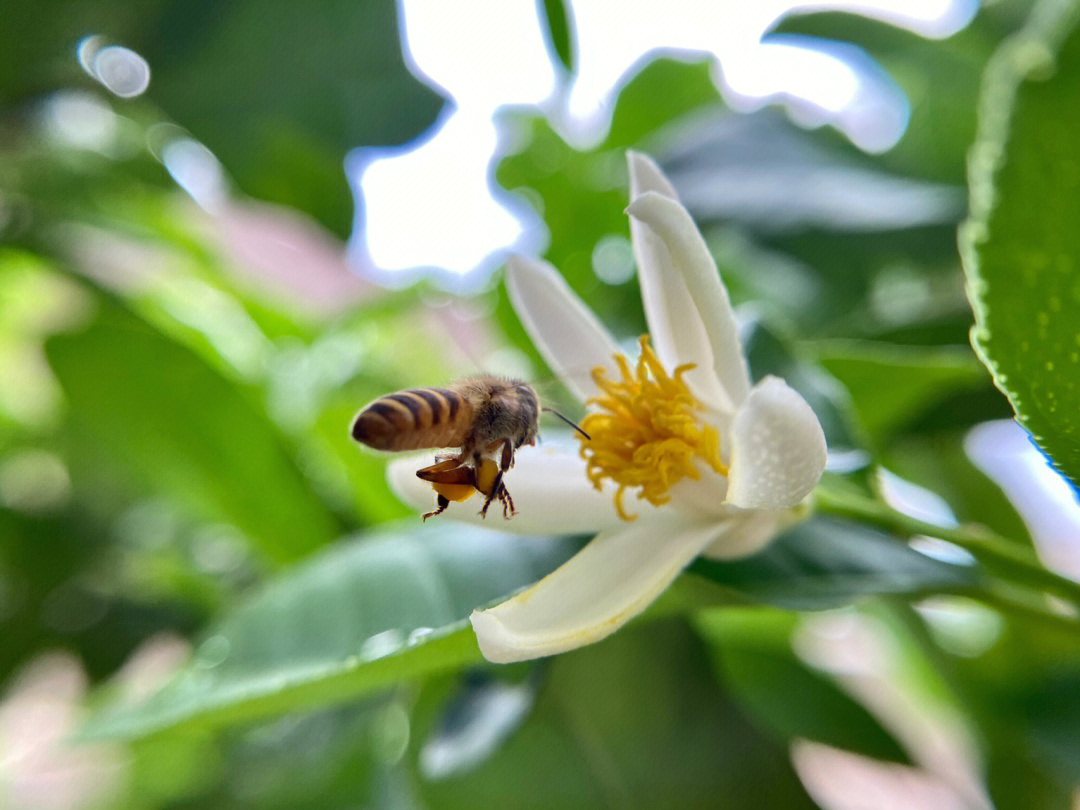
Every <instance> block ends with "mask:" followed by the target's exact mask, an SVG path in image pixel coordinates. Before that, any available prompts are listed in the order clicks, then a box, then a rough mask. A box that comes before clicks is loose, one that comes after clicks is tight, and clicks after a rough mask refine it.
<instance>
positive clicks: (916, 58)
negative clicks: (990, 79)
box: [775, 2, 1026, 183]
mask: <svg viewBox="0 0 1080 810" xmlns="http://www.w3.org/2000/svg"><path fill="white" fill-rule="evenodd" d="M958 5H959V4H957V6H954V7H953V11H954V12H955V10H956V9H957V8H958ZM1025 5H1026V3H1023V2H1009V3H981V4H979V6H980V7H979V11H978V13H977V15H976V16H975V19H974V20H973V21H972V22H971V23H970V24H969V25H968V26H967V27H966V28H964V29H963V30H961V31H959V32H957V33H955V34H953V35H952V36H949V37H948V38H946V39H927V38H924V37H922V36H920V35H919V34H916V33H914V32H912V31H908V30H906V29H904V28H902V27H900V26H896V25H890V24H889V23H887V22H883V21H878V20H873V19H869V18H867V17H862V16H859V15H858V14H854V13H842V12H834V11H813V10H811V11H809V12H807V13H799V11H796V12H794V13H791V14H789V15H787V16H785V17H784V18H782V20H781V21H780V22H779V24H778V25H777V26H776V28H775V30H776V31H777V32H782V33H784V34H795V35H800V36H804V37H814V38H817V39H819V40H820V41H821V43H822V44H823V45H824V46H826V47H828V46H829V45H830V44H835V43H836V42H844V43H849V42H850V43H853V44H855V45H858V46H860V47H861V48H863V49H865V50H866V51H867V53H868V54H869V55H870V56H871V57H872V58H873V59H875V60H876V61H877V62H878V63H880V64H881V66H882V67H883V68H884V69H885V70H886V71H887V72H888V74H889V75H890V76H891V77H892V78H893V80H894V81H896V83H897V84H898V85H899V86H900V88H901V89H902V90H903V91H904V93H905V95H906V96H907V99H908V102H909V104H910V118H909V121H908V125H907V129H906V131H905V132H904V135H903V137H902V138H901V140H900V142H899V144H897V145H896V146H895V147H893V148H892V149H890V150H888V151H887V152H885V153H884V154H882V155H881V156H880V157H879V158H878V161H879V164H880V165H882V166H883V167H888V168H890V169H891V170H893V171H897V172H899V173H901V174H903V175H910V176H914V177H925V178H928V179H934V180H938V181H940V182H946V183H962V182H964V180H965V179H966V178H965V174H964V157H965V155H966V153H967V149H968V146H969V145H970V144H971V141H972V139H973V137H974V135H975V99H976V97H977V90H978V86H979V76H980V74H981V72H982V69H983V66H984V65H985V64H986V61H987V60H988V59H989V57H990V55H991V54H992V53H993V50H994V48H995V47H996V45H997V43H998V42H999V41H1000V40H1001V38H1002V37H1003V36H1005V35H1006V34H1008V33H1010V32H1011V31H1013V30H1015V28H1016V27H1017V26H1018V25H1019V24H1020V22H1021V21H1022V19H1023V13H1024V6H1025Z"/></svg>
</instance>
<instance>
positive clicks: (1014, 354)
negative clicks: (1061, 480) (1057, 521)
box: [960, 2, 1080, 484]
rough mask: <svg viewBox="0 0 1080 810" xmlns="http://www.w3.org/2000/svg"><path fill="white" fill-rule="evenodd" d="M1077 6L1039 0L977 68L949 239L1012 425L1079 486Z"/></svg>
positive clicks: (978, 341) (979, 342)
mask: <svg viewBox="0 0 1080 810" xmlns="http://www.w3.org/2000/svg"><path fill="white" fill-rule="evenodd" d="M1078 16H1080V14H1078V10H1077V7H1076V5H1075V4H1072V3H1064V2H1044V3H1040V4H1038V5H1037V6H1036V8H1035V11H1034V12H1033V14H1032V17H1031V19H1030V21H1029V23H1028V24H1027V26H1025V28H1024V29H1023V30H1022V31H1021V32H1020V33H1018V34H1017V35H1015V36H1014V37H1013V38H1011V39H1009V40H1008V41H1006V43H1005V44H1004V45H1002V47H1001V48H1000V50H999V51H998V52H997V53H996V54H995V56H994V58H993V60H992V61H991V63H990V65H989V66H988V67H987V70H986V73H985V75H984V81H983V91H982V98H981V102H980V108H979V132H978V138H977V140H976V143H975V145H974V147H973V148H972V151H971V156H970V177H971V180H970V182H971V217H970V219H969V220H968V221H967V222H966V223H965V224H964V226H963V228H962V230H961V236H960V244H961V252H962V254H963V258H964V270H965V272H966V273H967V278H968V293H969V296H970V298H971V303H972V306H973V307H974V309H975V317H976V326H975V329H974V331H973V333H972V342H973V343H974V344H975V347H976V349H977V350H978V351H979V353H980V356H981V358H982V360H983V362H984V363H985V364H986V365H987V367H988V368H989V369H990V370H991V372H992V373H993V375H994V380H995V382H996V383H997V385H998V387H999V388H1001V390H1002V391H1004V392H1005V394H1006V395H1007V396H1008V397H1009V401H1010V402H1011V403H1012V405H1013V407H1014V408H1015V410H1016V414H1017V417H1018V418H1019V420H1020V423H1021V424H1022V425H1024V427H1025V428H1026V429H1027V430H1028V431H1029V432H1030V433H1031V434H1032V436H1033V437H1034V438H1035V441H1036V442H1038V444H1039V446H1040V447H1041V448H1042V449H1043V450H1044V451H1046V453H1047V454H1048V455H1049V456H1050V458H1051V459H1052V460H1053V462H1054V464H1055V465H1056V466H1057V468H1058V469H1059V470H1060V471H1061V472H1062V473H1064V474H1065V475H1066V476H1068V477H1069V478H1070V479H1071V480H1072V481H1073V483H1074V484H1078V483H1080V332H1077V329H1076V319H1075V317H1074V314H1073V313H1074V312H1075V311H1076V309H1077V306H1078V305H1080V230H1078V229H1077V227H1076V223H1077V222H1078V221H1080V196H1078V195H1077V185H1078V184H1080V173H1078V172H1080V169H1078V167H1080V140H1078V139H1077V137H1076V133H1077V128H1078V127H1080V110H1078V108H1077V106H1076V104H1075V101H1076V99H1077V97H1078V96H1080V29H1077V26H1076V23H1077V19H1078Z"/></svg>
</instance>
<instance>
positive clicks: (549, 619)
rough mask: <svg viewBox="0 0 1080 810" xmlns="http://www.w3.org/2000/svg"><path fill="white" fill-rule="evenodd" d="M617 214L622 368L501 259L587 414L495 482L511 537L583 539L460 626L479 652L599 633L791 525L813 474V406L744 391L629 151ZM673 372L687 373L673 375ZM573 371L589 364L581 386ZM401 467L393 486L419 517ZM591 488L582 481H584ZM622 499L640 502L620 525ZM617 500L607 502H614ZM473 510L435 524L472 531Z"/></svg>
mask: <svg viewBox="0 0 1080 810" xmlns="http://www.w3.org/2000/svg"><path fill="white" fill-rule="evenodd" d="M628 159H629V163H630V197H631V203H630V206H629V208H628V209H627V213H628V214H629V215H630V217H631V220H630V231H631V236H632V239H633V245H634V252H635V254H636V257H637V263H638V272H639V277H640V282H641V294H642V300H643V302H644V307H645V314H646V317H647V319H648V323H649V331H650V334H651V339H652V343H653V344H655V354H653V352H652V350H651V349H650V344H649V338H648V337H643V338H642V340H641V345H642V350H643V356H642V359H641V360H639V361H638V363H637V364H636V366H635V365H632V364H631V363H629V362H628V361H627V360H626V359H625V358H622V357H621V355H620V353H619V349H618V347H617V346H616V344H615V341H614V340H613V338H612V337H611V336H610V335H609V334H608V332H607V330H606V329H605V328H604V327H603V326H602V325H601V324H600V323H599V321H597V319H596V316H595V315H593V313H592V312H590V311H589V310H588V309H587V308H586V307H585V305H584V304H583V303H582V302H581V301H580V299H578V298H577V296H576V295H574V293H573V292H572V291H571V290H570V289H569V287H568V286H567V285H566V283H565V282H564V281H563V279H562V278H561V276H560V275H559V274H558V272H556V271H555V269H554V268H552V267H551V266H550V265H548V264H546V263H541V262H537V261H534V260H531V259H526V258H521V257H515V258H513V259H511V260H510V262H509V264H508V266H507V273H506V285H507V288H508V290H509V293H510V298H511V301H512V302H513V304H514V308H515V309H516V310H517V313H518V315H519V316H520V318H521V320H522V323H523V324H524V325H525V328H526V329H527V331H528V332H529V334H530V335H531V337H532V338H533V340H534V341H535V343H536V346H537V348H538V349H539V351H540V353H541V354H542V355H543V356H544V358H545V360H547V362H548V363H549V365H550V366H551V368H552V369H553V370H554V371H555V372H556V374H558V375H559V376H560V378H561V379H562V381H563V382H564V383H565V385H566V386H567V387H568V388H569V389H570V390H571V391H572V392H573V393H574V394H576V395H577V396H578V397H579V398H580V399H581V400H582V401H583V402H585V403H587V404H590V405H591V406H592V408H593V411H592V412H591V413H590V414H589V415H588V416H587V417H586V418H585V421H584V423H583V426H584V427H585V429H586V430H587V431H589V433H590V434H591V436H592V439H591V441H588V442H584V441H583V442H582V447H581V450H580V452H579V453H574V452H572V451H571V450H570V449H568V448H565V447H553V446H551V445H550V444H549V445H547V446H544V445H541V446H540V447H539V448H537V449H526V450H524V451H522V452H520V453H519V454H518V457H517V459H518V461H517V465H516V467H515V468H514V470H513V471H512V472H511V473H509V474H508V475H507V479H506V480H507V486H508V488H509V489H510V491H511V493H512V495H513V498H514V502H515V504H516V505H517V509H518V514H517V516H515V517H514V518H513V521H512V522H511V523H510V524H509V527H510V528H511V529H513V530H515V531H518V532H525V533H541V534H587V533H588V534H591V533H594V532H595V533H597V534H596V537H595V538H594V539H593V540H592V541H590V542H589V543H588V545H586V546H585V547H584V548H583V549H582V550H581V551H580V552H579V553H578V554H576V555H575V556H574V557H573V558H571V559H570V560H569V561H568V562H566V563H565V564H564V565H563V566H562V567H560V568H559V569H557V570H556V571H554V572H553V573H551V574H550V575H548V576H547V577H545V578H544V579H542V580H540V581H539V582H537V583H536V584H535V585H533V586H532V587H530V588H528V589H526V590H525V591H523V592H522V593H520V594H518V595H517V596H515V597H513V598H512V599H509V600H507V601H506V602H503V603H502V604H500V605H497V606H496V607H493V608H491V609H489V610H482V611H474V612H473V614H472V616H471V617H470V620H471V622H472V625H473V628H474V629H475V631H476V637H477V639H478V641H479V644H480V649H481V651H482V652H483V654H484V656H485V657H486V658H487V659H488V660H490V661H494V662H509V661H519V660H525V659H530V658H538V657H540V656H545V655H551V654H553V653H558V652H563V651H565V650H570V649H573V648H576V647H580V646H582V645H584V644H589V643H592V642H594V641H598V640H599V639H602V638H604V637H605V636H607V635H609V634H611V633H612V632H614V631H615V630H617V629H618V628H619V627H621V626H622V625H623V624H625V623H626V622H627V621H628V620H629V619H631V618H632V617H634V616H636V615H637V614H638V613H640V612H641V611H643V610H644V609H645V608H646V607H647V606H648V605H649V604H650V603H651V602H652V601H653V600H654V599H656V598H657V597H658V596H659V595H660V594H661V593H662V592H663V591H664V589H665V588H667V586H668V585H670V584H671V582H672V581H673V580H674V579H675V578H676V577H677V576H678V575H679V573H680V572H681V571H682V570H683V569H684V568H685V567H686V566H687V565H689V564H690V563H691V562H692V561H693V560H694V558H695V557H697V556H698V555H701V554H704V555H707V556H710V557H714V558H732V557H740V556H745V555H747V554H751V553H753V552H755V551H757V550H759V549H760V548H762V547H763V546H764V545H765V544H766V543H768V541H769V540H770V539H771V538H772V537H773V536H775V534H776V533H777V532H778V531H779V529H781V528H783V527H784V526H786V525H788V524H789V523H791V522H792V521H793V520H796V519H797V518H798V516H799V514H800V510H799V509H798V507H799V505H800V503H801V502H802V501H803V499H804V498H805V497H806V496H807V495H808V494H809V493H810V491H811V490H812V489H813V488H814V486H815V485H816V484H817V482H818V479H819V478H820V476H821V472H822V470H823V469H824V466H825V437H824V435H823V434H822V431H821V426H820V424H819V423H818V420H817V418H816V417H815V416H814V413H813V411H812V410H811V409H810V406H809V405H807V404H806V401H805V400H803V398H802V397H801V396H799V394H797V393H796V392H795V391H794V390H792V389H791V388H790V387H788V385H787V384H786V383H785V382H784V381H783V380H780V379H778V378H776V377H766V378H765V379H763V380H761V381H760V382H758V383H757V384H756V385H751V382H750V376H749V373H748V371H747V366H746V358H745V357H744V355H743V350H742V345H741V343H740V342H739V337H738V334H737V331H736V325H735V318H734V313H733V312H732V309H731V303H730V302H729V300H728V296H727V291H726V290H725V289H724V285H723V283H722V282H721V281H720V276H719V274H718V272H717V268H716V264H715V263H714V262H713V259H712V257H711V255H710V254H709V251H708V249H707V247H706V244H705V240H704V239H703V238H702V236H701V234H700V233H699V232H698V229H697V227H696V226H695V225H694V222H693V220H692V219H691V218H690V214H689V213H688V212H687V210H686V209H685V208H684V207H683V206H682V205H681V204H680V203H679V202H678V199H677V197H676V194H675V190H674V189H673V188H672V186H671V184H670V183H669V182H668V180H667V178H665V177H664V176H663V174H662V173H661V172H660V170H659V168H658V167H657V166H656V165H655V164H654V163H653V162H652V161H651V160H650V159H649V158H647V157H645V156H644V155H640V154H636V153H633V152H631V153H629V155H628ZM687 364H692V366H690V367H687ZM582 369H594V371H593V375H592V381H591V382H589V381H588V380H587V379H583V378H582V376H581V374H580V371H581V370H582ZM415 467H416V465H415V462H413V461H403V462H402V461H399V462H395V463H394V464H392V465H391V469H390V480H391V484H392V485H393V487H394V489H395V490H396V491H397V492H398V493H400V494H401V495H402V496H403V497H404V498H405V499H406V500H407V501H409V502H410V503H413V504H415V505H416V506H417V507H420V508H426V507H428V506H429V504H430V501H431V490H430V489H428V488H427V487H426V486H425V485H424V484H423V482H421V481H419V480H418V479H417V478H416V476H415ZM590 482H591V484H590ZM627 490H630V491H634V490H637V493H638V498H639V499H641V501H640V503H639V505H635V507H634V508H633V510H632V511H634V512H636V513H637V514H636V516H631V515H628V514H627V510H626V507H625V505H624V503H623V501H624V496H625V493H626V491H627ZM613 496H614V497H613ZM473 511H474V510H472V509H457V510H452V511H451V512H448V513H447V514H448V515H452V516H453V517H456V518H460V519H465V520H474V521H479V517H478V516H477V515H474V514H473Z"/></svg>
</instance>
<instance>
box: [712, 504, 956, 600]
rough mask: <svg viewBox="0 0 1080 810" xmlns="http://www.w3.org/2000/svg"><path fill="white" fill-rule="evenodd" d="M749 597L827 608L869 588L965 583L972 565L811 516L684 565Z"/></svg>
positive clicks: (899, 590) (912, 591) (918, 591)
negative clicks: (743, 549) (755, 544)
mask: <svg viewBox="0 0 1080 810" xmlns="http://www.w3.org/2000/svg"><path fill="white" fill-rule="evenodd" d="M690 570H691V571H693V572H694V573H697V574H700V575H702V576H704V577H706V578H708V579H710V580H712V581H713V582H716V583H718V584H720V585H723V586H725V587H727V588H730V589H731V590H733V591H735V592H736V593H738V594H740V595H741V596H743V597H745V598H746V599H748V600H749V601H752V602H764V603H766V604H770V605H775V606H777V607H783V608H789V609H792V610H827V609H829V608H835V607H840V606H842V605H846V604H850V603H851V602H853V601H856V600H859V599H863V598H865V597H867V596H870V595H872V594H901V595H904V594H909V595H922V594H925V593H928V592H932V591H942V590H944V591H947V590H949V589H955V588H963V587H968V586H971V585H972V584H974V583H975V582H976V580H977V574H976V572H975V571H974V570H973V569H970V568H964V567H961V566H957V565H950V564H948V563H943V562H939V561H938V560H934V559H931V558H930V557H927V556H924V555H923V554H920V553H919V552H917V551H915V550H913V549H911V548H908V547H907V546H906V545H904V544H903V543H902V542H900V541H898V540H897V539H896V538H893V537H890V536H888V535H886V534H883V533H882V532H879V531H877V530H875V529H871V528H870V527H868V526H864V525H861V524H857V523H848V522H845V521H840V520H835V519H832V518H824V517H814V518H811V519H810V520H806V521H804V522H802V523H800V524H798V525H796V526H795V527H793V528H791V529H789V530H788V531H786V532H784V533H783V534H782V535H780V536H779V537H778V538H777V539H776V540H775V541H773V543H772V544H770V545H769V546H768V547H766V548H765V550H764V551H761V552H759V553H758V554H755V555H754V556H753V557H749V558H747V559H745V560H739V561H736V562H718V561H716V560H707V559H699V560H698V561H697V562H695V563H694V564H693V566H692V567H691V569H690Z"/></svg>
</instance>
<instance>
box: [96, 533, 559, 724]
mask: <svg viewBox="0 0 1080 810" xmlns="http://www.w3.org/2000/svg"><path fill="white" fill-rule="evenodd" d="M571 550H572V544H568V543H566V542H562V541H548V540H542V539H538V538H535V537H530V538H516V537H513V536H511V535H507V534H503V533H500V532H495V531H491V530H482V529H475V528H471V527H466V526H462V525H458V524H453V523H451V522H448V521H444V522H441V523H430V522H429V523H428V524H427V525H423V524H420V523H419V521H418V520H417V521H416V522H415V523H414V522H412V521H409V522H408V523H406V524H398V525H396V526H394V527H392V528H389V529H386V530H385V531H383V532H381V533H379V534H376V535H372V536H368V537H363V538H356V539H353V540H351V541H348V542H344V543H342V544H339V545H337V546H334V547H332V548H328V549H326V550H324V551H323V552H321V553H320V554H319V555H317V556H315V557H312V558H311V559H310V560H308V561H306V562H304V563H301V564H299V565H298V566H297V567H295V568H292V569H290V570H288V571H287V572H285V573H283V574H282V575H280V576H279V577H278V578H277V579H275V580H273V581H271V582H270V583H269V584H268V585H267V586H266V587H264V588H263V589H262V590H261V591H259V592H258V593H256V594H254V595H253V596H252V597H251V598H249V599H248V600H247V601H246V602H244V603H242V604H240V605H239V606H238V607H236V608H235V609H234V610H233V611H232V612H231V613H230V614H228V615H226V616H225V617H224V619H223V620H222V621H221V622H220V623H219V624H218V625H217V626H215V627H212V628H211V629H210V630H209V631H208V632H207V633H206V635H205V637H204V639H203V641H202V644H201V645H200V646H199V648H198V650H197V652H196V653H195V657H194V659H193V660H192V661H191V663H190V664H188V666H187V667H186V668H185V669H184V670H183V671H181V672H180V673H179V674H178V675H177V676H176V677H175V678H174V679H173V680H172V681H170V682H169V683H168V684H166V685H165V686H164V687H163V688H162V689H161V691H159V692H157V693H156V694H154V695H153V696H151V697H150V698H149V699H148V700H146V701H145V702H144V703H141V704H138V705H134V706H132V705H128V704H126V703H124V702H120V703H119V704H114V705H112V706H110V707H108V708H105V709H102V710H101V711H99V712H98V713H97V714H96V715H95V716H93V717H92V718H91V719H90V720H89V722H88V723H87V725H86V727H85V729H84V732H83V733H84V735H85V736H91V737H96V736H110V737H112V736H120V737H141V736H145V735H147V734H151V733H153V732H158V731H163V730H165V729H168V728H172V727H176V726H189V725H197V726H203V725H205V726H223V725H230V724H234V723H240V722H244V721H250V720H252V719H254V718H257V717H261V716H267V715H273V714H281V713H286V712H297V711H301V710H305V709H313V708H321V707H325V706H329V705H333V704H338V703H343V702H346V701H349V700H353V699H355V698H356V697H358V696H360V695H363V694H366V693H369V692H372V691H374V690H377V689H380V688H386V687H388V686H391V685H393V684H396V683H401V682H404V681H410V680H416V679H418V678H420V677H421V676H424V675H427V674H430V673H434V672H438V671H442V670H449V669H456V668H460V667H462V666H465V665H472V664H477V663H480V662H481V661H482V659H481V657H480V651H479V649H478V648H477V646H476V637H475V636H474V635H473V633H472V629H471V628H469V626H468V624H467V622H466V621H465V619H466V617H467V616H468V614H469V613H470V612H471V611H472V610H473V609H474V608H476V607H480V606H482V605H485V604H487V603H489V602H492V601H494V600H495V599H497V598H499V597H502V596H505V595H507V594H509V593H510V592H512V591H514V590H515V589H517V588H520V587H522V586H524V585H527V584H529V583H531V582H533V581H534V580H536V579H539V578H540V577H541V576H543V575H544V574H546V573H548V572H549V571H550V570H552V569H553V568H554V567H555V566H556V565H557V564H558V563H560V562H562V560H564V559H565V558H566V557H567V556H568V554H569V552H570V551H571Z"/></svg>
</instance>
